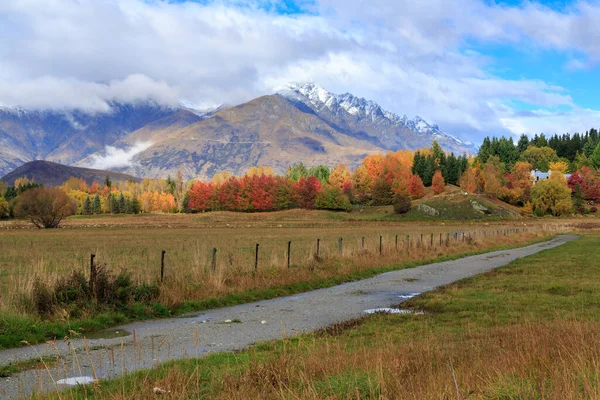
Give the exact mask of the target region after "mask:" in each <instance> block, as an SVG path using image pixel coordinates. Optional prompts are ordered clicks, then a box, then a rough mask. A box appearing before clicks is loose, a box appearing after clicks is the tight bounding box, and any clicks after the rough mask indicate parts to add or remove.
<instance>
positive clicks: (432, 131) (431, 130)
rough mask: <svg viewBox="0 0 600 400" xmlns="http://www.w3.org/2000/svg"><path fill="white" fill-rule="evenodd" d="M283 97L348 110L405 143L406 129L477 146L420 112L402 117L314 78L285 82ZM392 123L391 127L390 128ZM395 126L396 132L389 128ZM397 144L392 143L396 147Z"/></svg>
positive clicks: (317, 106) (335, 110)
mask: <svg viewBox="0 0 600 400" xmlns="http://www.w3.org/2000/svg"><path fill="white" fill-rule="evenodd" d="M279 93H280V94H281V95H283V96H284V97H287V98H290V99H293V100H295V101H301V102H303V103H304V104H306V105H308V106H309V107H311V108H313V109H315V111H317V112H322V111H327V112H329V113H331V114H333V115H338V116H340V115H343V114H346V115H347V114H349V115H350V118H353V119H355V120H356V121H357V122H358V123H359V124H360V123H368V124H375V125H378V126H380V127H382V130H383V133H382V136H384V139H385V140H387V141H390V143H395V145H400V144H402V140H401V138H400V137H396V138H395V139H394V138H393V136H398V135H401V133H403V132H406V130H409V131H412V132H414V133H416V134H418V135H422V136H426V137H429V138H430V140H431V141H433V140H439V141H442V142H445V144H446V147H447V148H449V149H457V148H462V149H464V148H470V149H469V150H475V146H473V145H472V144H471V143H470V142H463V141H461V140H459V139H457V138H456V137H454V136H452V135H450V134H448V133H446V132H443V131H442V130H441V129H440V128H439V126H438V125H437V124H429V123H428V122H427V121H425V120H424V119H423V118H421V117H420V116H418V115H417V116H415V118H414V119H412V120H411V119H408V117H407V116H406V115H404V116H402V117H400V116H398V115H397V114H394V113H393V112H390V111H387V110H385V109H384V108H382V107H381V106H380V105H379V104H377V103H376V102H374V101H371V100H367V99H364V98H362V97H357V96H354V95H353V94H351V93H344V94H339V95H336V94H333V93H331V92H329V91H328V90H326V89H324V88H323V87H321V86H319V85H318V84H316V83H314V82H292V83H289V84H288V85H287V86H286V90H284V91H281V92H279ZM388 127H389V128H388ZM393 130H395V131H396V132H395V133H394V132H390V131H393ZM395 145H392V144H390V147H391V148H393V147H394V146H395Z"/></svg>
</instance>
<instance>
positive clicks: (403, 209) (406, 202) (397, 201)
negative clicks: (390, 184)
mask: <svg viewBox="0 0 600 400" xmlns="http://www.w3.org/2000/svg"><path fill="white" fill-rule="evenodd" d="M410 206H411V204H410V198H409V197H408V196H406V195H405V194H402V193H396V195H395V196H394V212H395V213H396V214H406V213H407V212H409V211H410Z"/></svg>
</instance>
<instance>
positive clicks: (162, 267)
mask: <svg viewBox="0 0 600 400" xmlns="http://www.w3.org/2000/svg"><path fill="white" fill-rule="evenodd" d="M165 253H166V251H165V250H163V251H162V254H161V256H160V282H161V283H162V282H163V281H164V280H165Z"/></svg>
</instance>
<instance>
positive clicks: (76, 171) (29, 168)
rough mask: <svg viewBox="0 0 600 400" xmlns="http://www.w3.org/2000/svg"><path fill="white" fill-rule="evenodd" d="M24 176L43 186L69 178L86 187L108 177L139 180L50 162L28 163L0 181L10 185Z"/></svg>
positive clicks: (52, 184)
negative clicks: (78, 179)
mask: <svg viewBox="0 0 600 400" xmlns="http://www.w3.org/2000/svg"><path fill="white" fill-rule="evenodd" d="M24 176H26V177H27V178H29V179H30V180H33V181H34V182H35V183H39V184H42V185H45V186H59V185H62V184H63V183H64V182H65V181H66V180H67V179H69V178H70V177H72V176H73V177H75V178H80V179H83V180H84V181H85V182H86V183H87V184H88V185H91V184H92V182H94V181H96V182H104V180H105V179H106V177H107V176H108V177H109V178H110V179H111V180H112V181H115V182H116V181H130V180H133V181H136V182H140V181H141V179H139V178H136V177H133V176H131V175H126V174H122V173H118V172H111V171H103V170H99V169H89V168H77V167H69V166H66V165H62V164H57V163H53V162H50V161H40V160H37V161H30V162H28V163H25V164H24V165H22V166H20V167H19V168H17V169H15V170H14V171H12V172H10V173H9V174H7V175H5V176H4V177H2V178H1V179H0V181H2V182H5V183H7V184H8V185H12V184H13V183H14V181H15V179H17V178H21V177H24Z"/></svg>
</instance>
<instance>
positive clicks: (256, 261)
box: [254, 243, 259, 271]
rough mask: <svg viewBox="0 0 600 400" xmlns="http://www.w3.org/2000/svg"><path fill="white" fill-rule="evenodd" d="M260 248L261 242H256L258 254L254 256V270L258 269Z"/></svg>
mask: <svg viewBox="0 0 600 400" xmlns="http://www.w3.org/2000/svg"><path fill="white" fill-rule="evenodd" d="M258 248H259V244H258V243H256V255H255V257H254V270H255V271H258Z"/></svg>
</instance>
